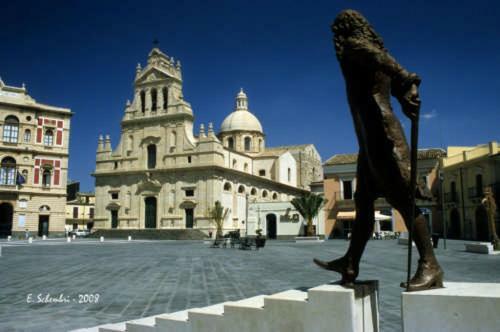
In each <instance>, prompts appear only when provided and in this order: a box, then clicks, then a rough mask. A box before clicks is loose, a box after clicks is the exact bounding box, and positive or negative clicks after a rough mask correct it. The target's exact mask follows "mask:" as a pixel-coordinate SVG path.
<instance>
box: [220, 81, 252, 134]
mask: <svg viewBox="0 0 500 332" xmlns="http://www.w3.org/2000/svg"><path fill="white" fill-rule="evenodd" d="M235 130H241V131H257V132H260V133H262V125H261V124H260V121H259V120H258V119H257V117H256V116H255V115H253V114H252V113H250V111H249V110H248V98H247V95H246V94H245V92H243V89H241V90H240V92H239V93H238V95H237V96H236V109H235V110H234V112H232V113H231V114H229V115H228V116H227V117H226V118H225V119H224V121H223V122H222V125H221V127H220V131H221V132H228V131H235Z"/></svg>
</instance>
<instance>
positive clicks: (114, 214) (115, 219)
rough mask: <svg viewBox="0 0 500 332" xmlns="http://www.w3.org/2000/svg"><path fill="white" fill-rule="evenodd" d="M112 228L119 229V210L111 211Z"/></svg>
mask: <svg viewBox="0 0 500 332" xmlns="http://www.w3.org/2000/svg"><path fill="white" fill-rule="evenodd" d="M111 228H118V210H111Z"/></svg>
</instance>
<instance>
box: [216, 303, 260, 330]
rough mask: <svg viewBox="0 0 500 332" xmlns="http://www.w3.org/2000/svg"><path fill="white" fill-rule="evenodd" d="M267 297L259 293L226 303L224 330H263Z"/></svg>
mask: <svg viewBox="0 0 500 332" xmlns="http://www.w3.org/2000/svg"><path fill="white" fill-rule="evenodd" d="M265 297H266V295H258V296H254V297H250V298H247V299H243V300H239V301H235V302H233V303H228V304H226V305H225V306H224V327H223V331H224V332H225V331H228V332H229V331H238V332H254V331H263V330H264V329H265V326H264V323H265V320H264V298H265Z"/></svg>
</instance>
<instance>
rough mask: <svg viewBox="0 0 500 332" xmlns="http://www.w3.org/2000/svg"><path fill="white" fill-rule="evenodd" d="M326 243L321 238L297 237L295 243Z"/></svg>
mask: <svg viewBox="0 0 500 332" xmlns="http://www.w3.org/2000/svg"><path fill="white" fill-rule="evenodd" d="M321 242H324V240H322V239H321V238H320V237H319V236H296V237H295V243H321Z"/></svg>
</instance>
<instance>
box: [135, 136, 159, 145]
mask: <svg viewBox="0 0 500 332" xmlns="http://www.w3.org/2000/svg"><path fill="white" fill-rule="evenodd" d="M160 140H161V137H158V136H146V137H144V138H143V139H142V140H141V144H140V145H141V146H142V145H149V144H158V143H159V142H160Z"/></svg>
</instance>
